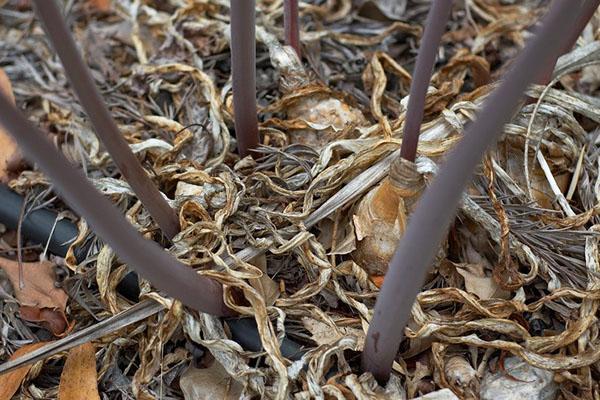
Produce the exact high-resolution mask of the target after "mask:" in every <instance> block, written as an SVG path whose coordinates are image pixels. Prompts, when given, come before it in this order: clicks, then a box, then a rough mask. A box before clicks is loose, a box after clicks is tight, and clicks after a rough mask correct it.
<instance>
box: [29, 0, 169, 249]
mask: <svg viewBox="0 0 600 400" xmlns="http://www.w3.org/2000/svg"><path fill="white" fill-rule="evenodd" d="M34 4H35V11H36V13H37V15H38V17H39V18H40V20H41V21H42V23H43V25H44V30H45V32H46V34H47V35H48V37H49V38H50V41H51V42H52V46H53V47H54V50H55V51H56V52H57V53H58V56H59V57H60V59H61V61H62V64H63V66H64V68H65V71H66V75H67V78H68V79H69V82H70V83H71V85H73V89H74V90H75V93H76V94H77V97H78V98H79V101H80V102H81V105H82V106H83V108H84V109H85V111H86V113H87V114H88V116H89V117H90V120H91V122H92V125H93V126H94V130H95V131H96V134H97V135H98V137H100V139H101V140H102V143H103V144H104V146H105V147H106V149H107V150H108V153H109V154H110V155H111V157H112V158H113V160H114V162H115V164H116V165H117V167H118V168H119V171H121V174H123V176H124V177H125V179H126V180H127V182H128V183H129V185H130V186H131V188H132V189H133V191H134V192H135V194H136V195H137V196H138V198H139V199H140V201H141V202H142V203H143V204H144V206H145V207H146V208H147V209H148V212H149V213H150V215H152V217H153V218H154V219H155V220H156V223H157V224H158V225H159V226H160V228H161V229H162V231H163V232H164V233H165V235H167V236H168V237H169V238H173V237H174V236H175V235H176V234H177V233H178V232H179V221H178V218H177V214H176V213H175V211H174V210H173V209H172V208H171V207H170V206H169V204H168V203H167V201H166V200H165V199H164V198H163V196H162V194H161V193H160V192H159V190H158V189H157V188H156V186H155V185H154V184H153V183H152V181H151V180H150V178H149V177H148V175H147V174H146V171H145V170H144V169H143V168H142V165H141V164H140V162H139V161H138V159H137V158H136V157H135V155H134V154H133V152H132V151H131V149H130V148H129V146H128V145H127V142H126V141H125V139H124V138H123V136H122V134H121V132H120V131H119V128H118V127H117V125H116V124H115V121H114V120H113V119H112V117H111V116H110V113H109V111H108V109H107V108H106V106H105V105H104V102H103V101H102V98H101V97H100V93H99V92H98V89H97V88H96V85H95V84H94V81H93V80H92V76H91V74H90V72H89V70H88V68H87V67H86V65H85V63H84V62H83V60H82V58H81V56H80V55H79V52H78V50H77V47H76V45H75V41H74V40H73V37H72V36H71V33H70V32H69V29H68V28H67V26H66V24H65V21H64V19H63V17H62V15H61V12H60V10H59V8H58V5H57V4H56V2H55V1H54V0H36V1H34Z"/></svg>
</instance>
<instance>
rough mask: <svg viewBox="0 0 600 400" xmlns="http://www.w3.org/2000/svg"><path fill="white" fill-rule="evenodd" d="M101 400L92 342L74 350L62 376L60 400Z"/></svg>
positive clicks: (68, 357) (59, 388)
mask: <svg viewBox="0 0 600 400" xmlns="http://www.w3.org/2000/svg"><path fill="white" fill-rule="evenodd" d="M74 399H76V400H79V399H86V400H96V399H97V400H100V394H99V393H98V374H97V372H96V353H95V351H94V345H92V344H91V343H90V342H88V343H84V344H82V345H81V346H77V347H74V348H72V349H71V350H70V351H69V355H68V356H67V361H66V362H65V367H64V368H63V371H62V374H61V375H60V384H59V386H58V400H74Z"/></svg>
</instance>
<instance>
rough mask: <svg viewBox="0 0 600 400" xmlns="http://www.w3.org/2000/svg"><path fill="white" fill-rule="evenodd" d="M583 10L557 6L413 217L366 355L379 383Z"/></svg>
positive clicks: (376, 314) (384, 290)
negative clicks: (539, 77) (463, 213)
mask: <svg viewBox="0 0 600 400" xmlns="http://www.w3.org/2000/svg"><path fill="white" fill-rule="evenodd" d="M579 8H580V7H576V6H573V3H572V2H571V1H567V0H559V1H556V2H555V3H553V6H552V8H551V10H550V11H549V13H548V16H547V17H546V18H545V20H544V23H543V26H542V28H541V30H540V32H539V33H538V34H537V35H536V36H535V38H534V39H533V40H532V41H531V42H530V43H529V44H528V45H527V47H526V48H525V49H524V50H523V52H522V54H521V56H520V57H519V58H518V59H517V60H516V62H515V64H514V65H513V68H512V69H511V71H510V72H509V73H508V75H507V76H506V77H505V80H504V82H503V84H502V85H501V86H499V87H498V89H497V90H496V91H494V93H493V94H492V95H491V96H490V97H489V98H488V99H487V101H486V103H485V106H484V108H483V110H482V111H481V112H480V114H479V116H478V118H477V120H476V121H475V122H474V123H473V124H472V125H471V126H470V127H469V128H468V129H467V131H466V133H465V138H464V139H463V140H462V142H461V143H460V144H459V145H458V146H457V147H456V148H455V149H454V150H453V151H452V152H451V153H450V155H449V156H448V159H447V161H446V163H445V166H444V168H441V170H440V173H439V174H438V175H437V176H436V178H435V180H434V181H433V183H432V184H431V186H430V187H429V188H428V189H427V190H426V192H425V194H424V195H423V197H422V199H421V201H420V203H419V205H418V207H417V209H416V211H415V213H414V214H413V216H412V217H411V220H410V223H409V225H408V228H407V230H406V233H405V236H404V237H403V239H402V240H401V241H400V244H399V246H398V248H397V250H396V253H395V254H394V257H393V259H392V261H391V263H390V269H389V272H388V274H387V276H386V279H385V282H384V284H383V287H382V290H381V293H380V295H379V298H378V301H377V303H376V305H375V310H374V313H373V319H372V321H371V325H370V327H369V332H368V334H367V340H366V343H365V351H364V352H363V358H362V362H363V368H364V369H365V370H366V371H370V372H372V373H373V375H374V376H375V377H376V378H377V379H378V380H379V381H381V382H385V381H387V380H388V378H389V374H390V372H391V368H392V362H393V360H394V358H395V357H396V353H397V351H398V348H399V346H400V342H401V340H402V338H403V337H404V327H405V326H406V323H407V321H408V318H409V315H410V311H411V309H412V306H413V303H414V300H415V298H416V296H417V293H418V292H419V290H420V288H421V284H422V283H423V280H424V277H425V274H426V273H427V271H428V267H429V265H430V262H431V260H433V258H434V255H435V253H436V252H437V249H438V246H439V244H440V243H441V241H442V238H443V236H444V234H445V231H446V229H447V227H448V225H449V224H450V222H451V219H452V217H453V216H454V212H455V210H456V206H457V204H458V202H459V200H460V198H461V194H462V192H463V190H464V188H465V186H466V184H467V182H468V181H469V179H470V178H471V174H472V173H473V170H474V168H475V166H476V165H477V163H478V162H479V161H480V160H481V157H482V155H483V153H484V151H485V150H486V148H487V147H488V146H489V145H490V144H491V143H492V142H493V140H494V139H495V138H496V137H497V136H498V134H499V133H500V132H501V131H502V126H503V124H505V123H506V122H508V121H509V119H510V117H511V116H512V114H513V113H514V110H515V108H516V107H517V104H518V101H519V99H520V98H521V96H522V94H523V92H524V91H525V89H526V87H527V85H528V84H529V83H531V82H532V81H533V80H534V79H535V77H536V74H538V73H539V72H540V71H541V69H542V68H543V65H544V64H545V63H546V62H548V61H549V60H551V59H552V58H553V57H557V54H556V53H557V52H558V50H557V49H555V48H551V47H549V46H547V43H548V42H550V43H559V44H564V41H565V34H567V33H569V32H570V31H571V29H572V23H573V22H574V20H575V18H576V17H577V15H578V12H579ZM398 293H400V294H401V298H400V299H398ZM392 315H393V316H394V318H391V317H390V316H392Z"/></svg>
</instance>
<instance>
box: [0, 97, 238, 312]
mask: <svg viewBox="0 0 600 400" xmlns="http://www.w3.org/2000/svg"><path fill="white" fill-rule="evenodd" d="M0 124H1V125H3V127H4V128H5V129H6V131H7V132H9V133H10V134H11V135H12V136H13V138H14V139H15V141H16V142H17V144H18V145H19V148H20V149H21V150H22V151H23V153H24V154H25V156H26V157H27V158H28V160H29V161H31V162H32V163H36V164H37V165H38V166H39V167H40V169H41V170H42V171H43V172H44V173H45V174H46V175H47V176H48V177H49V178H50V179H51V181H52V183H53V184H54V188H55V190H56V191H57V192H58V194H59V195H60V196H61V197H62V198H63V199H64V200H65V201H66V202H67V203H68V204H69V205H70V206H71V207H72V208H73V210H75V212H77V213H78V214H79V215H81V216H83V217H84V218H85V219H86V221H87V222H88V223H89V224H90V225H91V227H92V228H93V230H94V232H96V233H97V234H98V236H100V237H101V238H102V239H103V240H104V241H105V242H106V243H108V244H109V245H110V246H111V247H112V248H113V250H114V251H115V252H116V253H117V254H118V255H119V257H120V258H121V259H122V260H123V261H124V262H126V263H128V264H129V265H130V266H131V267H132V268H134V269H135V270H136V271H137V272H138V273H139V274H140V275H142V276H143V277H144V278H146V279H148V280H149V281H150V282H151V283H152V284H154V285H155V286H156V287H157V288H158V289H160V290H164V291H165V293H166V294H168V295H170V296H172V297H174V298H176V299H179V300H181V302H182V303H183V304H185V305H187V306H189V307H191V308H194V309H196V310H198V311H202V312H207V313H210V314H214V315H218V316H223V315H231V311H230V310H229V309H228V308H227V307H226V306H225V304H224V303H223V288H222V286H221V285H220V284H219V283H217V282H215V281H213V280H211V279H208V278H205V277H202V276H200V275H198V274H197V273H196V272H195V271H194V270H193V269H192V268H191V267H189V266H186V265H184V264H182V263H180V262H179V261H177V260H176V259H175V258H173V257H172V256H171V255H169V254H168V253H167V252H166V251H165V250H164V249H162V248H161V247H160V246H159V245H158V244H157V243H155V242H151V241H149V240H145V239H143V238H142V236H141V235H140V234H139V233H138V232H137V231H136V230H135V229H134V228H133V227H132V226H131V225H130V224H129V223H128V222H127V221H126V220H125V218H124V217H123V215H121V212H120V211H119V210H118V209H117V208H116V207H115V206H114V205H113V204H111V203H110V201H109V200H108V199H106V198H105V197H104V196H102V194H100V193H99V192H98V191H96V189H94V187H93V186H92V185H91V183H90V182H88V180H87V179H86V177H85V176H84V175H83V174H82V173H81V171H79V170H78V169H76V168H73V166H72V165H71V164H69V162H68V161H67V159H66V158H65V157H64V156H63V155H62V154H61V153H59V152H58V151H57V150H56V149H55V148H54V146H53V145H52V143H50V141H49V140H47V139H46V138H45V137H44V136H45V135H44V134H43V133H42V132H41V131H40V130H39V129H37V128H35V127H34V126H33V125H31V124H30V123H29V122H28V121H27V119H26V118H25V117H24V116H23V115H22V114H21V113H20V112H19V111H18V110H17V109H16V108H15V107H14V106H12V104H11V103H10V101H9V100H8V99H7V98H6V97H4V96H3V95H0Z"/></svg>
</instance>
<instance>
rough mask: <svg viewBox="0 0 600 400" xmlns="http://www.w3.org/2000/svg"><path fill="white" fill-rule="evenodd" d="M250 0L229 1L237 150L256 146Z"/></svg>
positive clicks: (241, 151) (242, 152)
mask: <svg viewBox="0 0 600 400" xmlns="http://www.w3.org/2000/svg"><path fill="white" fill-rule="evenodd" d="M254 21H255V3H254V0H231V69H232V78H233V114H234V122H235V136H236V138H237V143H238V153H239V154H240V156H241V157H246V156H247V155H250V154H251V150H252V149H255V148H256V147H257V146H258V118H257V114H256V113H257V111H256V40H255V27H254Z"/></svg>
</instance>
